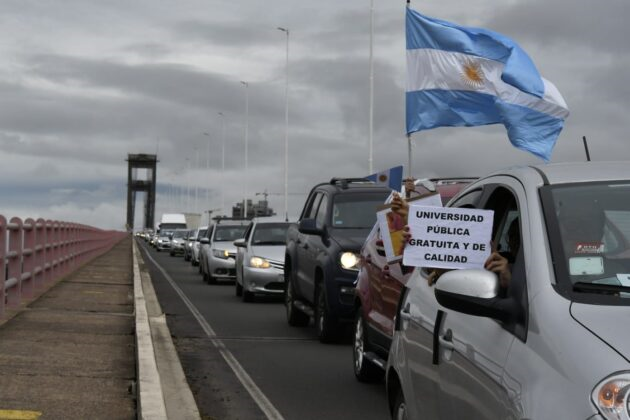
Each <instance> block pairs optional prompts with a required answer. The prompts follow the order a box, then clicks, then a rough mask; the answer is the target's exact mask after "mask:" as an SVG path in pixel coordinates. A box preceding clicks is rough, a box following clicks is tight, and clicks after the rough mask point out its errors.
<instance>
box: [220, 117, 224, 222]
mask: <svg viewBox="0 0 630 420" xmlns="http://www.w3.org/2000/svg"><path fill="white" fill-rule="evenodd" d="M219 116H220V117H221V213H223V214H225V116H224V115H223V112H219Z"/></svg>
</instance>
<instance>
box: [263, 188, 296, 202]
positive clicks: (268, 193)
mask: <svg viewBox="0 0 630 420" xmlns="http://www.w3.org/2000/svg"><path fill="white" fill-rule="evenodd" d="M256 195H262V196H263V197H264V198H265V201H267V196H270V195H284V193H274V192H267V189H266V188H265V191H263V192H257V193H256ZM289 195H306V194H305V193H289Z"/></svg>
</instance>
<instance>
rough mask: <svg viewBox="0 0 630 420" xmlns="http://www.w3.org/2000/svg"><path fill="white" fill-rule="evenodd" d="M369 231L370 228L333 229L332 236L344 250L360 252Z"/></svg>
mask: <svg viewBox="0 0 630 420" xmlns="http://www.w3.org/2000/svg"><path fill="white" fill-rule="evenodd" d="M369 233H370V229H331V230H330V238H331V239H332V240H334V241H335V242H337V243H338V244H339V246H340V247H341V249H343V250H348V251H356V252H359V250H360V249H361V247H362V246H363V242H365V238H367V236H368V234H369Z"/></svg>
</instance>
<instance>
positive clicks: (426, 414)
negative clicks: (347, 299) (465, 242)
mask: <svg viewBox="0 0 630 420" xmlns="http://www.w3.org/2000/svg"><path fill="white" fill-rule="evenodd" d="M482 192H483V190H482V189H481V188H479V189H474V190H472V191H470V192H468V193H466V194H465V195H463V196H462V197H461V198H459V199H458V201H457V203H458V205H459V206H461V207H475V206H476V205H477V203H478V202H479V200H480V198H481V196H482ZM428 275H429V270H428V269H426V268H423V269H420V268H416V269H415V270H414V271H413V274H411V277H410V279H409V281H408V283H407V288H408V292H407V294H406V295H404V298H403V299H404V300H403V301H402V303H401V308H400V315H399V316H400V324H399V326H398V328H399V330H400V332H399V334H400V338H401V346H402V347H403V352H404V357H405V359H406V363H407V369H403V370H402V375H405V376H406V377H405V378H402V381H403V383H404V384H407V386H404V387H403V388H406V391H407V393H408V394H410V395H405V399H406V401H409V408H410V416H409V418H418V419H440V418H443V419H451V418H456V417H454V412H453V410H452V409H451V408H450V407H448V405H445V404H444V403H443V401H445V398H443V396H442V389H441V385H440V380H441V375H440V371H439V368H440V366H439V362H440V359H439V356H440V354H439V353H435V350H439V346H436V345H435V343H434V336H435V333H436V332H440V331H439V328H440V326H441V325H442V320H443V317H444V308H442V307H441V306H440V305H439V304H438V302H437V300H436V299H435V295H434V291H433V286H430V285H429V283H428V280H427V277H428ZM436 325H437V328H438V331H435V329H436ZM390 357H391V356H390ZM464 418H465V417H464Z"/></svg>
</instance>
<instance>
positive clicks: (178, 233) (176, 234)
mask: <svg viewBox="0 0 630 420" xmlns="http://www.w3.org/2000/svg"><path fill="white" fill-rule="evenodd" d="M185 236H186V231H185V230H176V231H175V232H173V238H183V237H185Z"/></svg>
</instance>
